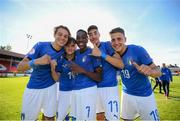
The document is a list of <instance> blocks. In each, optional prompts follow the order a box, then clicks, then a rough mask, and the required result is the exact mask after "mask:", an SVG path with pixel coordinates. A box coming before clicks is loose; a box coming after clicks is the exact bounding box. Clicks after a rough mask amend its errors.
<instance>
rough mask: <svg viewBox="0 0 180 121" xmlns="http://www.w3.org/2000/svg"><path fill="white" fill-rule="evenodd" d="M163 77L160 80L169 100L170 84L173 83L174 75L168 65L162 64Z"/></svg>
mask: <svg viewBox="0 0 180 121" xmlns="http://www.w3.org/2000/svg"><path fill="white" fill-rule="evenodd" d="M161 72H162V76H161V77H160V80H161V81H162V85H163V90H164V93H165V96H166V97H167V98H168V96H169V83H170V81H171V82H172V81H173V79H172V74H171V71H170V69H169V68H167V67H166V64H165V63H163V64H162V68H161Z"/></svg>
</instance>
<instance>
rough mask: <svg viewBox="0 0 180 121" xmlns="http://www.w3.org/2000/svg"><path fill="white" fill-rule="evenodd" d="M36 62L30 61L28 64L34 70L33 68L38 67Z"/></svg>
mask: <svg viewBox="0 0 180 121" xmlns="http://www.w3.org/2000/svg"><path fill="white" fill-rule="evenodd" d="M34 62H35V60H30V61H29V62H28V64H29V66H30V67H31V68H33V67H35V66H36V65H35V63H34Z"/></svg>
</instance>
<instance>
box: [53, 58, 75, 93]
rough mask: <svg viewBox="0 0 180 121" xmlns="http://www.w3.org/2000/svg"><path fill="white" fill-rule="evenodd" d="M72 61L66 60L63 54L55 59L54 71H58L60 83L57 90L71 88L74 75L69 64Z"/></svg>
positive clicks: (68, 89)
mask: <svg viewBox="0 0 180 121" xmlns="http://www.w3.org/2000/svg"><path fill="white" fill-rule="evenodd" d="M71 63H72V62H70V61H68V60H67V59H66V58H65V57H64V56H61V57H60V58H59V59H58V60H57V67H56V71H57V72H60V73H61V75H60V79H59V81H60V83H59V90H61V91H70V90H73V86H74V82H75V75H74V74H73V73H72V71H71V68H70V64H71Z"/></svg>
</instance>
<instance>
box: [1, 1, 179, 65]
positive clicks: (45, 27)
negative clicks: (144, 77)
mask: <svg viewBox="0 0 180 121" xmlns="http://www.w3.org/2000/svg"><path fill="white" fill-rule="evenodd" d="M58 25H65V26H67V27H68V28H69V29H70V31H71V34H72V36H73V37H75V33H76V31H77V30H78V29H84V30H87V28H88V26H90V25H97V26H98V28H99V31H100V34H101V41H109V40H110V36H109V31H110V30H111V29H113V28H115V27H121V28H123V29H124V30H125V34H126V37H127V42H126V44H136V45H141V46H143V47H144V48H145V49H146V50H147V51H148V53H149V54H150V56H151V57H152V58H153V60H154V62H155V64H157V65H161V64H162V63H163V62H165V63H166V64H173V65H174V64H177V65H179V66H180V0H86V1H85V0H0V45H2V46H5V45H11V46H12V51H14V52H18V53H22V54H26V53H28V51H29V50H30V49H31V48H32V47H33V45H34V44H35V43H37V42H39V41H54V37H53V31H54V27H55V26H58ZM30 36H32V38H31V39H30Z"/></svg>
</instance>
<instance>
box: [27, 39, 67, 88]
mask: <svg viewBox="0 0 180 121" xmlns="http://www.w3.org/2000/svg"><path fill="white" fill-rule="evenodd" d="M63 53H64V49H61V50H60V51H56V50H55V49H54V48H53V46H52V44H51V42H39V43H37V44H36V45H35V46H34V47H33V48H32V50H31V51H30V52H29V53H28V54H27V55H26V57H27V58H29V59H30V60H32V59H37V58H40V57H42V56H43V55H45V54H47V55H49V56H51V59H57V58H58V57H59V56H61V55H62V54H63ZM54 83H55V81H54V80H53V78H52V76H51V69H50V64H46V65H37V66H35V67H34V68H33V72H32V74H31V77H30V80H29V82H28V84H27V87H28V88H31V89H42V88H46V87H49V86H51V85H53V84H54Z"/></svg>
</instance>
